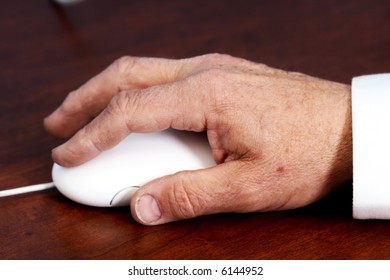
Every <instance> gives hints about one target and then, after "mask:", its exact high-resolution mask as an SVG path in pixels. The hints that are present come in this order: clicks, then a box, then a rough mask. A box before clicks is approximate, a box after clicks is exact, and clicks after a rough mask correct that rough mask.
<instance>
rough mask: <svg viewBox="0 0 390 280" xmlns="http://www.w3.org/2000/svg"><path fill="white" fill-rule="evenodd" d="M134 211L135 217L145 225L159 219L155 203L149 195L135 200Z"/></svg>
mask: <svg viewBox="0 0 390 280" xmlns="http://www.w3.org/2000/svg"><path fill="white" fill-rule="evenodd" d="M135 211H136V214H137V217H138V218H139V219H140V220H141V221H142V222H144V223H145V224H151V223H154V222H156V221H158V220H159V219H160V218H161V211H160V208H159V207H158V204H157V201H156V200H155V199H154V197H153V196H151V195H149V194H144V195H143V196H141V197H140V198H139V199H138V200H137V203H136V206H135Z"/></svg>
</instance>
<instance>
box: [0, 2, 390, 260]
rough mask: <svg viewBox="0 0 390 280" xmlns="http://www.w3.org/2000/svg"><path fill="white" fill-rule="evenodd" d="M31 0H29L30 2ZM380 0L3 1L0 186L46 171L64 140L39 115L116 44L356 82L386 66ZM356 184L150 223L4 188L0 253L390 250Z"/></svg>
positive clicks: (369, 254)
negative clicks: (292, 201) (283, 207)
mask: <svg viewBox="0 0 390 280" xmlns="http://www.w3.org/2000/svg"><path fill="white" fill-rule="evenodd" d="M30 2H31V3H30ZM389 14H390V6H389V2H388V1H386V0H382V1H370V0H355V1H348V0H327V1H308V0H306V1H288V0H275V1H222V0H216V1H206V0H204V1H203V0H199V1H180V0H172V1H135V0H133V1H126V0H114V1H108V0H94V1H92V0H91V1H89V0H86V1H84V2H82V3H80V4H77V5H74V6H67V7H63V8H61V7H56V6H53V5H52V4H51V3H50V2H49V1H28V3H26V1H22V0H15V1H5V2H4V3H2V8H1V9H0V36H1V41H0V66H1V67H0V86H1V97H2V100H1V102H0V126H1V130H0V131H1V132H0V133H1V137H0V167H1V168H0V189H7V188H12V187H17V186H22V185H29V184H35V183H41V182H47V181H50V180H51V175H50V169H51V165H52V161H51V158H50V150H51V149H52V148H53V147H55V146H56V145H58V144H59V143H61V140H58V139H54V138H52V137H50V136H49V135H47V134H46V133H45V131H44V130H43V128H42V120H43V118H44V117H45V116H46V115H48V114H49V113H50V112H51V111H52V110H54V109H55V108H56V106H58V105H59V103H60V102H61V100H63V98H64V97H65V96H66V95H67V93H68V92H69V91H70V90H72V89H74V88H76V87H78V86H79V85H80V84H82V83H83V82H84V81H86V80H87V79H89V78H90V77H91V76H93V75H95V74H96V73H98V72H100V71H101V70H102V69H103V68H105V67H106V66H107V65H108V64H109V63H111V62H112V61H113V60H114V59H116V58H118V57H120V56H122V55H134V56H158V57H171V58H182V57H188V56H194V55H198V54H204V53H210V52H220V53H229V54H231V55H235V56H240V57H244V58H247V59H250V60H254V61H258V62H262V63H266V64H269V65H271V66H274V67H279V68H283V69H286V70H293V71H301V72H304V73H308V74H311V75H314V76H319V77H322V78H325V79H331V80H335V81H339V82H344V83H349V82H350V80H351V78H352V77H353V76H356V75H360V74H368V73H379V72H386V71H387V72H388V71H389V69H390V57H389V49H388V48H389V45H390V33H389V30H390V17H389ZM351 199H352V191H351V183H349V184H346V185H344V186H341V187H340V188H339V190H337V191H336V192H335V193H333V194H332V195H330V196H329V197H327V198H325V199H324V200H322V201H320V202H318V203H316V204H314V205H311V206H309V207H306V208H302V209H297V210H293V211H284V212H274V213H251V214H223V215H213V216H207V217H199V218H196V219H192V220H188V221H181V222H176V223H172V224H169V225H163V226H156V227H145V226H141V225H139V224H137V223H136V222H134V221H133V220H132V218H131V216H130V214H129V208H121V209H99V208H92V207H86V206H82V205H78V204H76V203H74V202H72V201H69V200H68V199H66V198H64V197H63V196H62V195H60V194H59V193H58V192H57V191H56V190H48V191H43V192H40V193H34V194H25V195H20V196H17V197H9V198H2V199H1V201H0V209H1V210H0V236H1V238H0V258H1V259H389V258H390V242H389V241H390V223H389V222H388V221H356V220H353V219H352V218H351V207H352V206H351V205H352V203H351Z"/></svg>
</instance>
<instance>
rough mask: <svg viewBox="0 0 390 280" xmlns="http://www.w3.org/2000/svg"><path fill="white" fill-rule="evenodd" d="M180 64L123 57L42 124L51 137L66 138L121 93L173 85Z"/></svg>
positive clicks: (71, 96) (87, 83) (70, 95)
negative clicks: (158, 85)
mask: <svg viewBox="0 0 390 280" xmlns="http://www.w3.org/2000/svg"><path fill="white" fill-rule="evenodd" d="M180 63H181V62H180V61H179V60H177V61H176V60H169V59H160V58H137V57H123V58H121V59H118V60H117V61H115V62H114V63H113V64H111V65H110V66H109V67H108V68H107V69H105V70H104V71H103V72H101V73H100V74H98V75H97V76H95V77H93V78H92V79H90V80H89V81H88V82H86V83H85V84H84V85H83V86H81V87H80V88H79V89H77V90H75V91H73V92H71V93H70V94H69V95H68V96H67V97H66V99H65V100H64V102H63V103H62V104H61V106H60V107H59V108H58V109H57V110H55V111H54V112H53V113H52V114H51V115H50V116H48V117H47V118H46V119H45V120H44V125H45V128H46V129H47V130H48V131H49V132H50V133H52V134H53V135H56V136H60V137H69V136H71V135H72V134H74V133H75V132H76V131H77V130H78V129H80V128H81V127H83V126H84V125H85V124H87V123H88V122H89V121H90V120H91V119H93V118H94V117H95V116H96V115H98V114H99V113H100V112H101V111H102V110H103V109H104V108H105V107H106V106H107V104H108V103H109V101H110V100H111V98H112V97H113V96H114V95H115V94H117V93H118V92H120V91H124V90H131V89H141V88H146V87H150V86H153V85H157V84H164V83H169V82H171V81H174V80H175V79H176V78H177V76H178V75H179V73H178V69H179V67H180Z"/></svg>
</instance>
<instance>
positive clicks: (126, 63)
mask: <svg viewBox="0 0 390 280" xmlns="http://www.w3.org/2000/svg"><path fill="white" fill-rule="evenodd" d="M136 60H137V58H135V57H132V56H122V57H120V58H118V59H117V60H115V61H114V64H113V65H114V66H115V68H116V69H117V70H118V72H119V73H124V72H126V70H128V69H129V68H131V67H132V66H133V65H134V64H135V63H136Z"/></svg>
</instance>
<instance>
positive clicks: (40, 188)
mask: <svg viewBox="0 0 390 280" xmlns="http://www.w3.org/2000/svg"><path fill="white" fill-rule="evenodd" d="M54 187H55V185H54V183H53V182H50V183H43V184H37V185H31V186H25V187H19V188H14V189H9V190H2V191H0V197H6V196H11V195H18V194H23V193H30V192H38V191H43V190H48V189H51V188H54Z"/></svg>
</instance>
